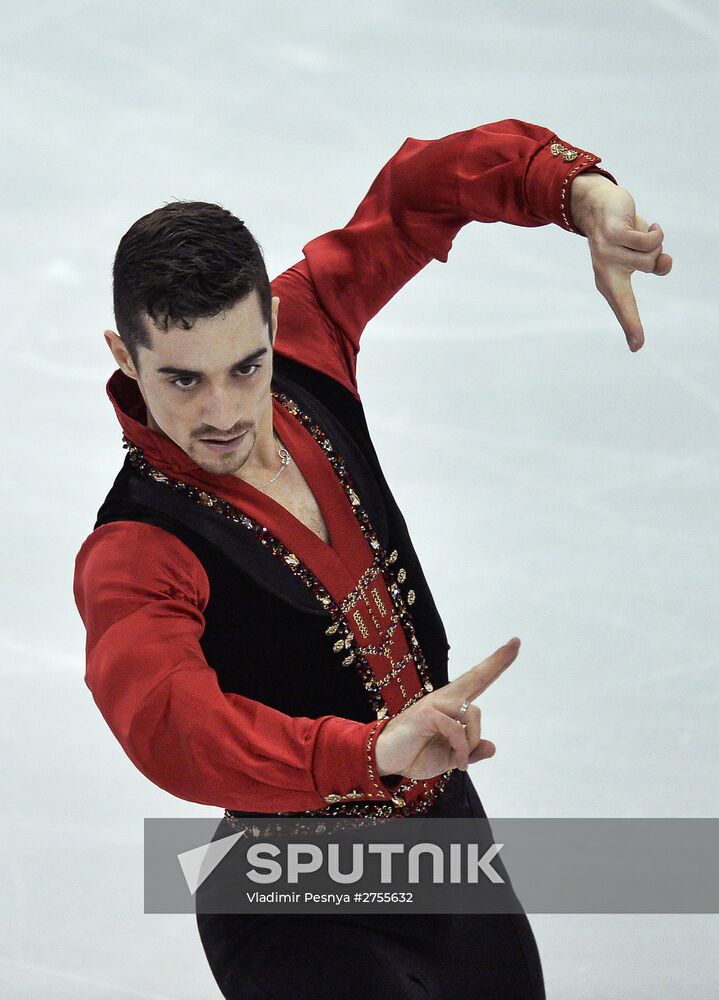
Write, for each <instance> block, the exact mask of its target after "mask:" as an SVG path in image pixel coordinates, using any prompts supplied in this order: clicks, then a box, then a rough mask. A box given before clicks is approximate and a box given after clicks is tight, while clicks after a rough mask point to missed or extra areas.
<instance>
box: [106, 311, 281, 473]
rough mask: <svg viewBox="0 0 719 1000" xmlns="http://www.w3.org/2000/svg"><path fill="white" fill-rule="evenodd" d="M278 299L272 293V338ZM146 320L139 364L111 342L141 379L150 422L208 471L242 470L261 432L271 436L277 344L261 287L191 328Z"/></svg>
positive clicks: (125, 366) (262, 435)
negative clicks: (146, 340)
mask: <svg viewBox="0 0 719 1000" xmlns="http://www.w3.org/2000/svg"><path fill="white" fill-rule="evenodd" d="M278 305H279V299H278V298H273V300H272V336H273V337H274V332H275V330H276V328H277V307H278ZM145 323H146V326H147V327H148V329H152V338H151V344H150V347H149V348H144V347H141V348H140V349H139V356H138V368H137V369H136V368H135V367H134V365H133V364H132V360H131V359H130V357H129V355H127V352H124V353H125V355H126V360H125V364H123V363H122V358H121V356H118V350H117V346H118V345H117V343H115V344H113V343H111V342H110V341H109V340H108V343H110V347H111V350H112V351H113V354H114V355H115V357H116V360H117V361H118V363H120V365H121V367H122V368H123V370H124V371H125V372H126V374H129V375H131V377H133V378H136V379H137V382H138V386H139V388H140V391H141V393H142V396H143V398H144V400H145V404H146V406H147V413H148V420H147V422H148V426H150V427H152V428H153V429H154V430H156V431H158V432H159V433H161V434H164V435H165V436H166V437H168V438H170V439H171V440H172V441H174V442H175V444H176V445H178V446H179V447H180V448H182V450H183V451H184V452H186V453H187V454H188V455H189V456H190V458H191V459H192V460H193V461H194V462H195V463H196V464H197V465H199V466H200V467H201V468H203V469H204V470H205V471H207V472H213V473H220V474H222V473H237V472H239V471H240V470H241V469H242V468H243V466H245V464H246V463H247V462H248V460H251V459H252V456H253V453H254V452H255V445H256V443H257V440H258V437H259V438H260V440H262V439H263V438H264V439H265V440H266V439H267V437H268V436H269V440H270V441H271V440H272V396H271V390H270V382H271V379H272V343H271V341H270V331H269V330H268V328H267V325H266V323H265V321H264V319H263V317H262V311H261V306H260V300H259V297H258V295H257V292H252V294H251V295H248V296H247V297H246V298H244V299H242V300H241V301H240V302H238V303H237V304H236V305H235V306H233V307H232V308H231V309H227V310H226V311H224V312H221V313H219V314H218V315H217V316H213V317H210V318H209V319H197V320H195V321H194V325H193V327H192V329H191V330H184V329H181V328H178V327H171V328H170V329H169V330H168V331H167V332H164V331H161V330H159V329H157V328H156V327H154V326H153V325H152V324H151V322H150V320H149V319H148V318H147V317H146V318H145ZM115 336H116V337H117V335H116V334H115ZM106 338H107V334H106ZM117 340H118V341H120V338H119V337H118V338H117ZM120 344H122V341H120ZM122 351H124V347H123V348H122Z"/></svg>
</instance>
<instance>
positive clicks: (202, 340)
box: [144, 292, 269, 373]
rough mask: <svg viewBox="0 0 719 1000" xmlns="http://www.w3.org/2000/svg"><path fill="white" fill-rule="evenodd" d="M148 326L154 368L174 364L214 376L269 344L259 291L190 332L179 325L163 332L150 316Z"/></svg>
mask: <svg viewBox="0 0 719 1000" xmlns="http://www.w3.org/2000/svg"><path fill="white" fill-rule="evenodd" d="M144 325H145V329H146V330H147V331H148V333H149V334H150V348H149V351H148V354H149V355H150V356H149V357H148V359H147V360H148V361H149V362H150V364H151V365H152V367H153V368H157V367H159V366H160V365H165V366H166V365H174V366H176V367H182V368H192V369H195V370H196V371H206V372H208V373H210V372H212V371H213V370H215V369H217V370H220V369H223V368H225V367H227V366H229V365H232V364H235V363H236V362H237V361H238V359H239V358H241V357H243V356H244V355H246V354H249V353H251V352H252V351H255V350H259V349H260V348H262V347H267V346H268V343H269V332H268V329H267V324H266V323H265V320H264V318H263V316H262V308H261V305H260V300H259V296H258V295H257V292H252V294H251V295H248V296H246V297H245V298H244V299H242V300H241V301H240V302H237V303H235V305H234V306H232V307H231V308H229V309H225V310H223V311H222V312H219V313H218V314H217V315H216V316H210V317H205V318H200V319H195V320H194V321H193V323H192V328H191V329H189V330H185V329H184V328H183V327H182V326H176V325H174V326H170V327H169V328H168V329H167V330H166V331H165V330H162V329H160V328H158V327H156V326H155V325H154V323H153V322H152V320H151V319H150V318H149V316H145V317H144ZM145 350H147V349H145Z"/></svg>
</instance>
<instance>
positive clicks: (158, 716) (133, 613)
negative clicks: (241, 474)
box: [74, 521, 399, 812]
mask: <svg viewBox="0 0 719 1000" xmlns="http://www.w3.org/2000/svg"><path fill="white" fill-rule="evenodd" d="M74 594H75V602H76V604H77V608H78V611H79V612H80V615H81V617H82V619H83V622H84V623H85V627H86V629H87V646H86V653H87V669H86V674H85V682H86V684H87V686H88V687H89V689H90V691H91V692H92V695H93V698H94V699H95V702H96V704H97V706H98V708H99V709H100V711H101V712H102V715H103V717H104V718H105V721H106V722H107V724H108V725H109V727H110V729H111V730H112V732H113V733H114V735H115V736H116V737H117V739H118V740H119V742H120V743H121V745H122V747H123V749H124V750H125V752H126V753H127V755H128V757H129V758H130V760H131V761H132V762H133V763H134V764H135V765H136V767H138V768H139V769H140V771H142V773H143V774H144V775H146V776H147V777H148V778H149V779H150V780H151V781H153V782H154V783H155V784H156V785H159V786H160V788H164V789H165V790H166V791H168V792H170V793H171V794H173V795H176V796H178V797H179V798H181V799H187V800H189V801H191V802H200V803H202V804H204V805H216V806H221V807H223V808H228V809H237V810H240V811H242V812H252V811H257V812H302V811H304V810H310V809H321V808H322V807H324V806H326V805H327V803H328V802H330V801H341V800H342V799H343V797H344V796H348V798H347V801H351V799H352V798H356V795H352V796H350V795H349V793H350V792H356V791H361V792H363V793H365V794H363V795H362V798H366V799H375V800H381V801H384V800H387V799H389V798H391V795H392V791H391V788H393V787H396V785H397V784H398V782H399V778H392V777H389V778H388V779H387V784H386V785H385V784H384V782H383V781H382V779H379V778H377V772H376V767H377V761H376V758H375V746H376V739H377V736H378V735H379V733H380V732H381V730H382V729H383V728H384V726H385V725H386V724H387V722H388V721H389V719H388V718H387V719H383V720H381V721H380V722H369V723H361V722H356V721H354V720H350V719H343V718H339V717H336V716H322V717H321V718H319V719H309V718H291V717H290V716H288V715H285V714H283V713H282V712H278V711H276V710H275V709H273V708H270V707H269V706H267V705H264V704H262V703H260V702H258V701H253V700H252V699H250V698H245V697H242V696H240V695H237V694H226V693H224V692H223V691H221V690H220V687H219V685H218V682H217V675H216V673H215V671H214V670H213V669H212V668H211V667H210V666H209V665H208V663H207V661H206V660H205V658H204V655H203V653H202V649H201V646H200V644H199V640H200V637H201V635H202V632H203V629H204V618H203V609H204V608H205V607H206V606H207V602H208V599H209V583H208V579H207V575H206V574H205V571H204V569H203V568H202V565H201V564H200V562H199V560H198V559H197V558H196V556H195V555H194V553H192V552H191V551H190V550H189V549H188V548H187V547H186V546H185V545H184V543H183V542H181V541H180V540H179V539H178V538H176V537H175V536H174V535H172V534H170V533H169V532H166V531H164V530H163V529H162V528H158V527H155V526H153V525H149V524H142V523H139V522H130V521H117V522H113V523H111V524H107V525H103V526H102V527H100V528H98V529H96V530H95V531H94V532H93V533H92V534H91V535H90V536H89V537H88V538H87V539H86V541H85V542H84V544H83V546H82V548H81V549H80V551H79V553H78V555H77V559H76V563H75V580H74ZM338 796H339V798H338Z"/></svg>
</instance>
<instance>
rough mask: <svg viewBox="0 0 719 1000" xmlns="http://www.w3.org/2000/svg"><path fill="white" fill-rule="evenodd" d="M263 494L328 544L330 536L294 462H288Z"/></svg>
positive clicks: (317, 506) (312, 495)
mask: <svg viewBox="0 0 719 1000" xmlns="http://www.w3.org/2000/svg"><path fill="white" fill-rule="evenodd" d="M263 492H264V493H266V494H267V496H269V497H272V499H273V500H276V501H277V503H279V504H281V505H282V506H283V507H285V508H286V509H287V510H289V511H290V513H291V514H294V516H295V517H296V518H297V519H298V521H301V522H302V523H303V524H304V525H305V527H307V528H309V529H310V531H313V532H314V533H315V535H317V536H318V537H319V538H321V539H322V541H323V542H325V543H327V544H329V537H330V536H329V533H328V531H327V526H326V524H325V522H324V518H323V517H322V512H321V511H320V508H319V505H318V503H317V501H316V500H315V498H314V494H313V493H312V490H311V489H310V488H309V486H308V485H307V481H306V479H305V477H304V476H303V475H302V473H301V472H300V470H299V468H298V467H297V465H296V464H295V462H290V464H289V465H288V466H287V467H286V468H285V469H284V471H283V472H282V474H281V475H280V477H279V479H277V480H276V481H275V482H274V483H272V485H271V486H267V487H265V488H264V490H263Z"/></svg>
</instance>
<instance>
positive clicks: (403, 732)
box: [375, 638, 520, 778]
mask: <svg viewBox="0 0 719 1000" xmlns="http://www.w3.org/2000/svg"><path fill="white" fill-rule="evenodd" d="M519 646H520V641H519V639H517V638H514V639H510V640H509V642H507V643H505V645H504V646H500V648H499V649H497V650H496V651H495V652H494V653H492V655H491V656H488V657H487V659H486V660H482V662H481V663H478V664H477V666H476V667H471V668H470V669H469V670H467V671H466V673H464V674H462V676H461V677H458V678H457V679H456V680H455V681H452V682H451V683H449V684H445V685H444V687H441V688H439V690H437V691H433V692H432V693H431V694H428V695H425V697H424V698H420V699H419V701H417V702H415V704H414V705H411V706H410V707H409V708H407V709H405V710H404V711H403V712H400V714H399V715H396V716H395V717H394V718H393V719H391V720H390V721H389V722H388V723H387V725H386V726H385V727H384V729H383V730H382V732H381V733H380V735H379V738H378V740H377V743H376V746H375V756H376V759H377V767H378V770H379V774H380V776H382V775H386V774H400V775H403V776H404V777H406V778H434V777H435V776H436V775H438V774H442V773H443V772H445V771H449V770H451V769H452V768H455V767H458V768H459V769H460V770H461V771H466V770H467V767H468V766H469V765H470V764H474V763H476V761H478V760H483V759H484V758H485V757H492V756H493V755H494V752H495V750H496V747H495V745H494V744H493V743H492V742H491V741H490V740H483V739H481V738H480V723H481V712H480V709H479V707H478V706H477V705H471V704H470V705H469V707H468V708H467V711H466V713H465V715H464V727H463V726H462V724H461V723H460V722H459V721H458V719H457V716H458V715H459V710H460V708H461V707H462V702H464V701H465V700H466V701H469V702H472V701H474V699H475V698H477V697H478V696H479V695H480V694H481V693H482V691H484V690H485V688H487V687H489V685H490V684H491V683H492V682H493V681H494V680H496V679H497V677H499V675H500V674H501V673H502V672H503V671H504V670H506V669H507V667H508V666H509V665H510V664H511V663H512V662H513V661H514V660H515V659H516V657H517V653H518V652H519Z"/></svg>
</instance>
